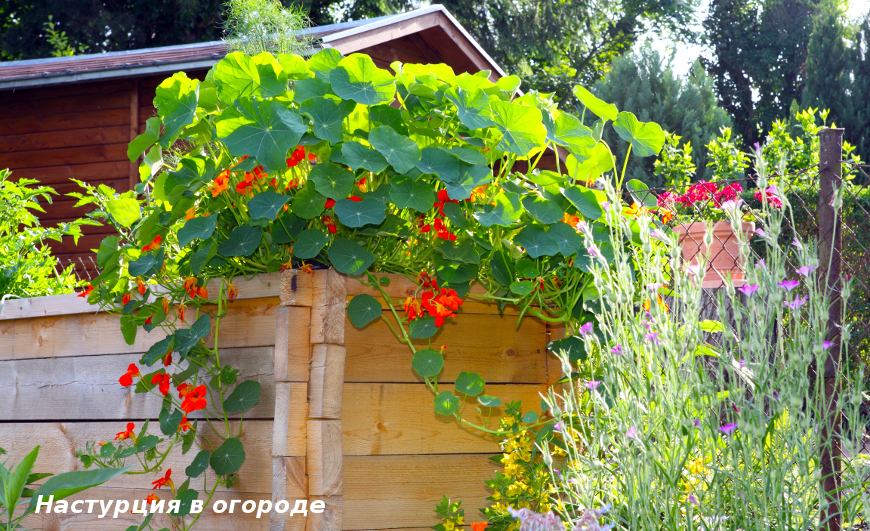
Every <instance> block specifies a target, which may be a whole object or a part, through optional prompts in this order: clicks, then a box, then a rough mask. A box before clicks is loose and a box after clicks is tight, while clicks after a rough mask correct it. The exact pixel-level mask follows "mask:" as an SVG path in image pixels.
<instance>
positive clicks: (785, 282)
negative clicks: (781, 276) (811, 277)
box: [777, 280, 801, 291]
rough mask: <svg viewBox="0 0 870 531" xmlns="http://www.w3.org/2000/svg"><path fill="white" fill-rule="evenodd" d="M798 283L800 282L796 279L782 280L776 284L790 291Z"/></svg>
mask: <svg viewBox="0 0 870 531" xmlns="http://www.w3.org/2000/svg"><path fill="white" fill-rule="evenodd" d="M800 285H801V283H800V282H798V281H797V280H783V281H782V282H780V283H779V284H777V286H779V287H781V288H785V290H786V291H791V290H793V289H795V288H796V287H798V286H800Z"/></svg>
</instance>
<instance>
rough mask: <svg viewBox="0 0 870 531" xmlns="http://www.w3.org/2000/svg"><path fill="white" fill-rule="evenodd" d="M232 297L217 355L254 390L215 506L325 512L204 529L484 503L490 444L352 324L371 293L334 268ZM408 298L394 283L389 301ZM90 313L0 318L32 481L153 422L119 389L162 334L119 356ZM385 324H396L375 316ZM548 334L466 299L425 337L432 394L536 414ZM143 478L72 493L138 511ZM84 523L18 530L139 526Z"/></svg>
mask: <svg viewBox="0 0 870 531" xmlns="http://www.w3.org/2000/svg"><path fill="white" fill-rule="evenodd" d="M279 277H280V278H279ZM237 285H239V287H240V292H239V300H237V301H235V302H234V303H232V304H231V305H230V312H231V313H230V315H229V316H227V317H226V318H225V319H224V320H223V321H222V323H221V336H220V337H221V347H222V351H221V352H222V356H221V359H222V361H224V362H226V363H229V364H231V365H233V366H236V367H238V368H239V369H240V370H241V371H242V374H241V377H242V378H243V379H248V378H254V379H256V380H257V381H259V382H260V383H261V384H262V392H261V400H260V403H259V404H257V405H256V406H255V407H254V408H253V409H252V410H250V411H249V412H248V413H246V415H245V422H244V433H243V441H244V444H245V451H246V454H247V460H246V463H245V465H244V467H243V469H242V471H241V474H240V477H241V482H240V483H239V484H238V485H236V486H234V487H233V488H232V489H230V490H227V489H222V490H221V491H220V492H219V493H218V494H217V495H216V496H217V497H216V499H242V500H244V499H256V500H258V499H272V500H273V501H278V500H283V499H286V500H288V501H289V502H290V505H291V507H292V506H293V504H294V502H295V500H301V499H307V500H309V502H310V501H314V500H322V501H323V502H324V503H325V504H326V511H325V512H324V513H323V514H317V515H315V514H313V513H309V515H308V517H307V518H305V517H302V516H299V515H296V516H292V517H291V516H290V515H289V513H287V514H283V515H282V514H278V513H276V512H273V513H272V514H271V515H269V517H263V518H260V519H259V520H258V519H256V518H254V515H251V514H244V513H241V512H239V510H238V509H237V511H236V513H235V514H233V515H228V514H223V515H215V514H212V513H211V512H210V509H207V510H206V512H205V514H203V516H202V518H201V520H200V522H201V524H200V525H201V528H202V529H215V530H223V529H227V530H229V529H233V530H238V529H244V530H248V529H251V530H254V529H256V530H259V529H264V530H265V529H267V528H268V529H269V530H270V531H272V530H289V529H292V530H298V531H303V530H305V531H340V530H341V529H345V530H354V531H356V530H360V531H362V530H379V529H396V528H405V529H407V530H408V531H411V529H413V530H414V531H421V530H422V529H424V528H427V527H429V526H432V525H434V524H436V523H437V520H436V518H435V516H434V513H433V512H432V508H433V507H434V505H435V504H436V503H437V502H438V501H439V500H440V499H441V496H442V495H444V494H446V495H447V496H449V497H451V498H453V499H462V500H463V502H464V504H465V505H467V506H468V507H469V508H471V509H476V508H477V507H483V506H485V505H486V501H485V498H486V496H488V495H489V493H488V492H487V489H486V486H485V484H484V480H486V479H490V478H492V477H493V475H494V473H495V470H497V468H498V466H497V465H496V464H495V463H493V462H492V461H489V460H488V459H487V458H488V457H489V456H491V455H492V454H494V453H497V452H498V451H499V446H498V440H497V439H495V438H493V437H488V436H484V435H482V434H480V433H478V432H476V431H474V430H470V429H467V428H463V427H461V426H460V425H458V424H457V423H455V422H454V421H452V420H449V419H446V418H444V417H441V416H438V415H436V414H435V412H434V409H433V405H432V398H433V397H432V393H431V392H430V391H429V389H428V388H427V387H426V386H425V385H424V384H423V382H422V380H421V379H420V378H419V377H418V376H417V375H416V374H415V373H414V372H413V370H412V368H411V365H410V360H411V354H410V352H409V350H408V349H407V347H406V346H403V345H402V344H401V343H399V342H398V341H397V339H396V338H395V337H394V336H393V335H392V333H391V332H390V331H389V329H388V328H387V327H386V325H385V324H384V323H383V321H377V322H374V323H371V324H370V325H368V326H366V327H365V328H363V329H357V328H356V327H354V326H353V325H352V324H351V323H350V321H349V320H348V319H347V317H346V308H345V306H346V304H347V301H348V300H350V298H352V297H353V296H355V295H358V294H360V293H372V292H371V291H370V289H369V288H367V287H365V286H363V285H362V284H360V283H359V282H357V281H355V280H353V279H346V278H345V277H343V276H341V275H338V274H337V273H335V272H334V271H315V272H314V273H313V274H305V273H300V272H288V273H285V274H283V275H277V274H273V275H263V276H260V277H257V278H254V279H252V280H250V281H247V282H239V283H237ZM415 289H416V288H415V286H414V285H413V283H411V282H410V281H408V280H407V279H405V278H403V277H399V276H391V282H390V287H389V290H388V293H389V296H390V297H391V298H394V299H399V298H404V297H407V296H409V295H413V294H414V291H415ZM475 292H476V293H480V292H479V291H477V290H476V289H475ZM467 309H468V310H470V311H466V310H467ZM95 310H96V309H95V308H92V307H89V306H87V304H86V303H83V300H82V299H79V298H75V297H69V296H61V297H48V298H44V299H35V300H31V301H22V302H19V303H17V305H16V306H13V307H8V308H6V309H4V310H3V313H2V314H0V447H3V448H6V449H7V450H9V451H10V453H11V454H12V455H11V457H12V459H20V458H21V457H23V455H25V454H26V452H27V451H29V450H30V448H32V446H33V445H34V444H41V445H42V450H41V452H40V458H39V461H38V462H37V469H38V470H51V471H54V472H58V471H63V470H74V469H80V468H81V464H80V462H79V461H78V459H77V458H76V457H75V449H78V448H83V447H84V445H85V443H87V442H92V441H107V440H112V439H113V438H114V436H115V433H117V432H118V431H121V430H123V428H124V423H125V422H127V421H133V422H136V426H137V428H138V427H139V426H141V423H142V422H143V420H144V419H146V418H151V419H154V418H155V417H156V415H157V414H158V412H159V409H160V400H159V398H158V397H154V396H151V395H137V394H134V393H132V392H131V391H130V389H125V388H122V387H121V386H120V385H118V382H117V379H118V377H119V376H120V374H122V373H123V372H124V370H125V368H126V366H127V365H128V364H129V363H135V362H137V361H138V359H139V357H141V354H142V353H143V352H144V351H145V350H146V349H147V347H148V346H150V345H151V344H152V343H153V342H155V341H157V340H159V339H161V338H162V337H163V334H162V333H160V332H158V331H155V332H153V333H152V334H145V333H143V332H141V331H140V336H141V337H140V338H138V339H137V341H136V344H134V345H132V346H130V345H127V344H126V343H125V342H124V341H123V338H122V336H121V334H120V331H119V327H118V322H117V318H116V317H113V316H111V315H108V314H105V313H94V312H95ZM487 311H489V313H487ZM400 317H403V316H402V315H400ZM384 318H387V319H392V318H393V317H392V314H391V313H389V312H386V311H385V312H384ZM561 333H562V331H561V330H558V329H554V328H551V327H548V326H547V325H546V324H545V323H543V322H540V321H538V320H536V319H530V318H526V319H524V320H523V321H522V322H521V323H520V324H519V326H517V316H516V315H499V314H498V312H497V309H495V308H494V307H492V306H491V305H488V304H483V303H478V304H477V305H474V304H471V303H470V302H469V303H466V306H464V307H463V310H462V311H461V312H460V315H459V316H458V317H457V318H455V319H451V320H448V323H447V324H445V325H444V327H443V329H442V330H441V331H440V332H439V333H438V334H437V335H436V336H435V337H434V338H433V340H432V345H434V346H435V348H440V346H441V345H445V346H446V349H445V368H444V372H443V373H442V377H441V378H440V382H439V383H440V386H441V388H442V389H445V390H449V389H451V388H452V385H451V383H452V382H453V381H454V380H455V378H456V376H457V375H458V374H459V372H461V371H475V372H478V373H479V374H480V375H481V376H482V377H483V378H484V379H485V380H486V382H487V387H486V392H487V393H488V394H491V395H494V396H498V397H500V398H502V399H503V400H504V401H510V400H522V401H523V403H524V404H527V405H529V406H531V407H534V406H536V405H537V404H538V403H539V402H540V394H539V393H541V392H543V391H544V390H545V389H546V385H547V383H548V382H552V381H554V379H555V378H557V377H558V372H559V364H558V361H557V360H556V359H555V358H554V357H553V356H552V355H550V354H548V353H547V352H546V343H547V342H548V341H549V340H552V339H555V338H557V337H559V334H561ZM419 346H420V347H422V346H425V344H424V343H422V342H421V343H419ZM37 404H38V406H37ZM465 412H466V413H465V417H466V418H467V419H468V420H470V421H472V422H475V423H478V424H482V423H484V422H485V419H483V418H480V416H479V414H478V412H477V411H476V409H475V403H474V402H473V401H469V403H468V404H466V405H465ZM192 417H193V416H192ZM497 419H498V415H496V416H495V417H494V418H492V419H490V420H489V422H490V426H494V425H496V423H497ZM200 427H201V431H202V432H203V433H205V434H207V432H208V430H207V429H206V428H205V427H204V425H202V424H200ZM194 455H195V453H194V452H190V453H188V454H187V455H181V454H180V452H173V453H172V454H171V455H170V457H169V458H168V459H167V461H166V463H165V465H164V466H165V467H171V468H173V470H174V471H176V473H177V474H178V475H182V474H183V470H184V468H185V467H186V466H187V465H188V464H189V463H190V461H191V460H192V458H193V456H194ZM151 476H155V477H156V474H146V475H136V476H122V477H120V478H117V479H116V480H113V481H112V482H110V483H108V484H107V485H105V486H104V487H102V488H100V489H96V490H93V491H87V492H86V493H85V494H86V495H87V497H88V498H103V499H107V498H113V499H115V498H127V499H130V500H132V499H141V498H144V497H145V496H146V495H147V494H148V493H149V492H150V490H149V487H150V484H151V481H153V480H154V479H155V477H151ZM212 480H213V478H212V477H211V476H209V479H208V481H212ZM201 481H202V480H197V481H195V482H194V484H193V487H194V488H196V487H197V485H200V484H201ZM97 516H98V515H78V516H76V515H71V514H70V515H51V516H48V517H44V516H41V517H39V518H33V519H31V520H30V521H29V522H30V523H32V524H33V525H45V526H46V529H69V530H72V531H76V530H79V529H82V530H84V529H87V530H90V529H96V530H100V529H116V528H118V526H120V527H125V526H127V525H130V524H131V523H133V522H135V521H137V520H136V518H135V517H132V515H131V517H130V518H126V517H125V518H126V519H124V520H123V523H122V522H119V521H113V520H111V519H99V518H97ZM113 525H114V527H113Z"/></svg>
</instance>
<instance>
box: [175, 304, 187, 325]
mask: <svg viewBox="0 0 870 531" xmlns="http://www.w3.org/2000/svg"><path fill="white" fill-rule="evenodd" d="M186 309H187V306H185V305H183V304H179V305H178V306H176V307H175V312H176V313H177V314H178V318H179V319H181V322H182V323H183V322H184V310H186Z"/></svg>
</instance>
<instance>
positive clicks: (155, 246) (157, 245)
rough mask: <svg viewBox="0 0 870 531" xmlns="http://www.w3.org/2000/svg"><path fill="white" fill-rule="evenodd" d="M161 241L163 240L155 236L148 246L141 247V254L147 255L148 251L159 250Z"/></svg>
mask: <svg viewBox="0 0 870 531" xmlns="http://www.w3.org/2000/svg"><path fill="white" fill-rule="evenodd" d="M162 240H163V238H161V237H160V235H159V234H158V235H157V236H155V237H154V239H153V240H151V243H149V244H148V245H146V246H144V247H142V252H143V253H147V252H148V251H154V250H156V249H159V248H160V242H161V241H162Z"/></svg>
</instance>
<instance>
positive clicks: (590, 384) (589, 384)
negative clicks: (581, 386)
mask: <svg viewBox="0 0 870 531" xmlns="http://www.w3.org/2000/svg"><path fill="white" fill-rule="evenodd" d="M599 385H601V382H600V381H598V380H589V381H588V382H586V389H589V390H590V391H594V390H595V389H597V388H598V386H599Z"/></svg>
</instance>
